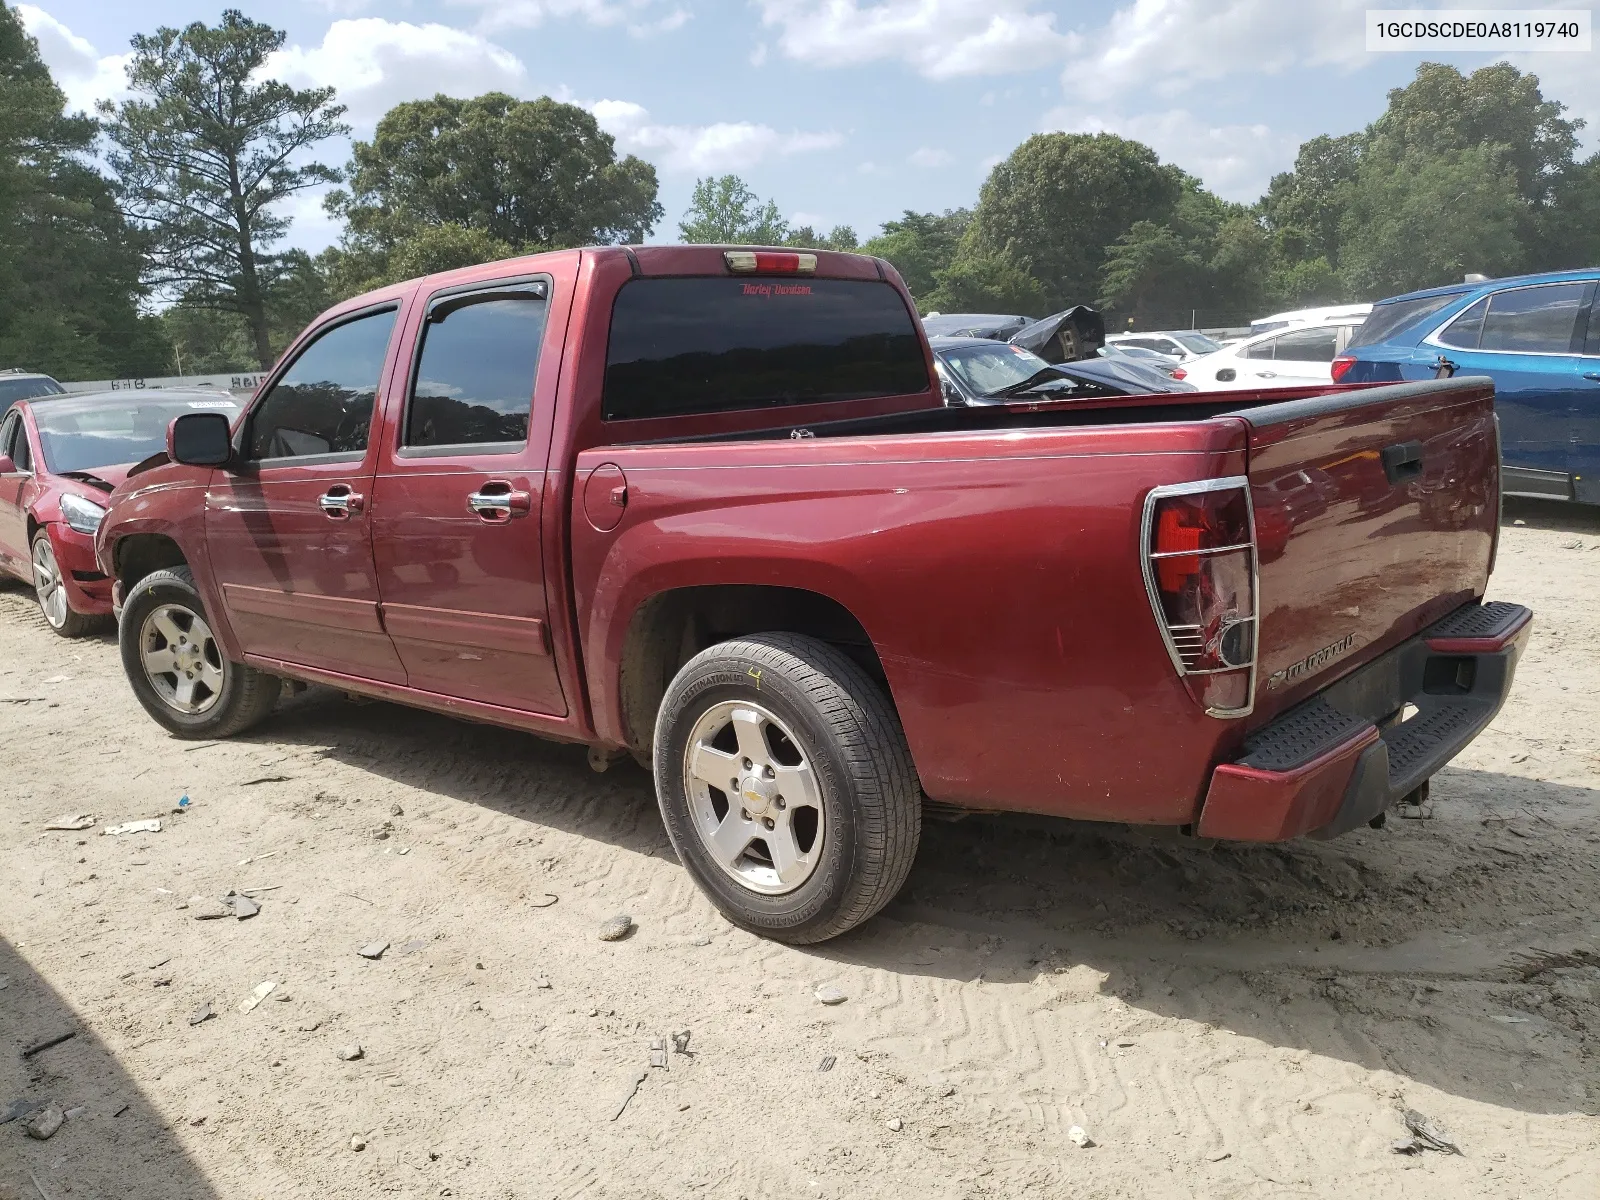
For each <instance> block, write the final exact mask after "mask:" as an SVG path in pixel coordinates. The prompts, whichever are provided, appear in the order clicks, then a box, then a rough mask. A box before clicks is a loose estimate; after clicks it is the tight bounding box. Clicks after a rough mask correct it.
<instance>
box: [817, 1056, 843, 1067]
mask: <svg viewBox="0 0 1600 1200" xmlns="http://www.w3.org/2000/svg"><path fill="white" fill-rule="evenodd" d="M838 1061H839V1060H838V1059H837V1058H835V1057H834V1056H833V1055H831V1054H824V1055H823V1056H822V1061H821V1062H819V1063H818V1064H817V1070H818V1071H831V1070H833V1064H834V1063H836V1062H838Z"/></svg>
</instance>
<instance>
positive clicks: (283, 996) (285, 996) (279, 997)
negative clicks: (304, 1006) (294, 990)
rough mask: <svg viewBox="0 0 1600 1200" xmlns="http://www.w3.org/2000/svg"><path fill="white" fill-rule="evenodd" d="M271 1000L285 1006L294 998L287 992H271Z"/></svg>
mask: <svg viewBox="0 0 1600 1200" xmlns="http://www.w3.org/2000/svg"><path fill="white" fill-rule="evenodd" d="M272 998H273V999H274V1000H276V1001H278V1002H279V1003H282V1004H287V1003H288V1002H289V1001H290V1000H292V999H293V998H294V997H292V996H290V995H289V993H288V992H282V991H279V992H273V993H272Z"/></svg>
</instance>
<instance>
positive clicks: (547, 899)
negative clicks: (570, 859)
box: [528, 892, 631, 924]
mask: <svg viewBox="0 0 1600 1200" xmlns="http://www.w3.org/2000/svg"><path fill="white" fill-rule="evenodd" d="M559 899H561V897H560V896H558V895H556V894H555V893H554V892H545V893H543V894H542V895H538V896H535V897H534V898H533V899H532V900H529V901H528V907H529V908H549V907H550V906H551V905H552V904H554V903H555V902H556V901H557V900H559ZM630 924H631V922H630Z"/></svg>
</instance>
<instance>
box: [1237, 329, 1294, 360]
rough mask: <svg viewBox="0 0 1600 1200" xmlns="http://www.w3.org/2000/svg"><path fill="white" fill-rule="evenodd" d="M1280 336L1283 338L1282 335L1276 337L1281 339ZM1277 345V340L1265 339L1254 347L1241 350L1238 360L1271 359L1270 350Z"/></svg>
mask: <svg viewBox="0 0 1600 1200" xmlns="http://www.w3.org/2000/svg"><path fill="white" fill-rule="evenodd" d="M1282 336H1283V335H1282V334H1279V335H1278V337H1282ZM1277 344H1278V338H1275V337H1269V338H1265V339H1263V340H1262V341H1259V342H1257V343H1256V344H1255V345H1254V346H1249V347H1247V348H1246V349H1244V350H1241V351H1240V352H1239V357H1240V358H1271V357H1272V348H1273V347H1274V346H1276V345H1277Z"/></svg>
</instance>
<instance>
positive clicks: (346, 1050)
mask: <svg viewBox="0 0 1600 1200" xmlns="http://www.w3.org/2000/svg"><path fill="white" fill-rule="evenodd" d="M366 1056H367V1052H366V1051H365V1050H363V1049H362V1048H361V1043H360V1042H351V1043H350V1044H349V1045H348V1046H340V1047H339V1049H337V1050H336V1051H334V1057H335V1058H337V1059H338V1060H339V1061H340V1062H355V1061H356V1060H357V1059H362V1058H365V1057H366Z"/></svg>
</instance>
